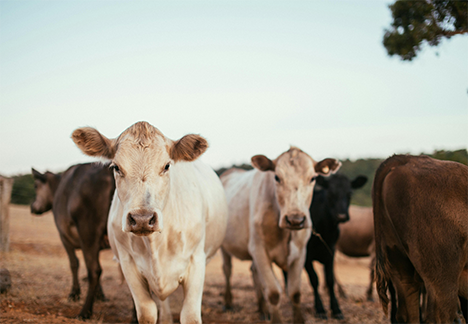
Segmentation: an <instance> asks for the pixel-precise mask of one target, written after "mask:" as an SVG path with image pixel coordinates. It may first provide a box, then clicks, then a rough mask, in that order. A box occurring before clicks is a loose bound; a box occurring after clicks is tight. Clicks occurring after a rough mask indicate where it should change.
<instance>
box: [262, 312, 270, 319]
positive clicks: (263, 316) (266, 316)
mask: <svg viewBox="0 0 468 324" xmlns="http://www.w3.org/2000/svg"><path fill="white" fill-rule="evenodd" d="M260 320H261V321H269V320H270V314H268V313H263V312H260Z"/></svg>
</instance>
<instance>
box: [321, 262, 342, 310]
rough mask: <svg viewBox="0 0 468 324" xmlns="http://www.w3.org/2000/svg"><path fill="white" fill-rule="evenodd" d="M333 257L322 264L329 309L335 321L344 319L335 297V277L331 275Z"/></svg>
mask: <svg viewBox="0 0 468 324" xmlns="http://www.w3.org/2000/svg"><path fill="white" fill-rule="evenodd" d="M333 258H334V257H333V256H332V257H331V259H330V260H329V262H326V263H325V264H324V272H325V281H326V283H327V287H328V294H329V296H330V308H331V310H332V316H333V317H334V318H336V319H344V316H343V313H342V312H341V309H340V306H339V304H338V300H337V299H336V296H335V276H334V274H333Z"/></svg>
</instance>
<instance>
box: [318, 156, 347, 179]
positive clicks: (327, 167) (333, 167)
mask: <svg viewBox="0 0 468 324" xmlns="http://www.w3.org/2000/svg"><path fill="white" fill-rule="evenodd" d="M340 167H341V162H340V161H338V160H335V159H330V158H328V159H325V160H322V161H320V162H317V163H316V164H315V166H314V168H315V172H317V173H319V174H321V175H324V176H329V175H331V174H333V173H335V172H336V171H338V170H339V169H340Z"/></svg>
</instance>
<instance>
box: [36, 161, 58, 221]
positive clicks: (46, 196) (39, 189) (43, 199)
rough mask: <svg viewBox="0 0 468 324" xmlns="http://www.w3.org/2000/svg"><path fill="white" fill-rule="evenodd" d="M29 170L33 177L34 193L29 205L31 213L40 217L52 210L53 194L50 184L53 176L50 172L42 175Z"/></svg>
mask: <svg viewBox="0 0 468 324" xmlns="http://www.w3.org/2000/svg"><path fill="white" fill-rule="evenodd" d="M31 170H32V174H33V177H34V191H35V192H36V197H35V198H34V201H33V202H32V204H31V213H33V214H36V215H41V214H43V213H45V212H46V211H49V210H51V209H52V203H53V201H54V192H53V190H52V186H51V183H52V181H53V179H54V177H55V174H53V173H51V172H46V173H44V174H42V173H40V172H39V171H36V170H34V169H31Z"/></svg>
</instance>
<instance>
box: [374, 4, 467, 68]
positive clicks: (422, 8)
mask: <svg viewBox="0 0 468 324" xmlns="http://www.w3.org/2000/svg"><path fill="white" fill-rule="evenodd" d="M389 8H390V10H391V11H392V17H393V22H392V24H391V27H390V29H385V35H384V37H383V45H384V46H385V48H386V49H387V53H388V55H390V56H393V55H399V56H400V57H401V59H402V60H407V61H411V60H412V59H413V58H415V57H416V55H417V53H418V52H419V51H420V50H421V46H422V45H423V44H424V43H428V44H429V45H430V46H437V45H439V43H440V41H441V40H442V38H444V37H445V38H448V39H449V38H451V37H452V36H455V35H458V34H466V33H468V19H467V17H468V9H467V8H468V1H466V0H464V1H463V0H462V1H450V0H425V1H423V0H416V1H406V0H397V1H395V3H394V4H393V5H390V6H389Z"/></svg>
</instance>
